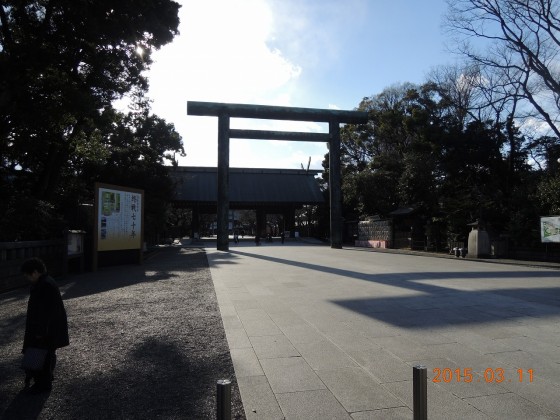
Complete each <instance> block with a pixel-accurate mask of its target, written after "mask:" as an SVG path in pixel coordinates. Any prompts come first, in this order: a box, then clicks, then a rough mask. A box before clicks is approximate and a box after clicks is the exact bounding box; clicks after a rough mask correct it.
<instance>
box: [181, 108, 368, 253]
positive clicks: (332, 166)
mask: <svg viewBox="0 0 560 420" xmlns="http://www.w3.org/2000/svg"><path fill="white" fill-rule="evenodd" d="M187 114H188V115H200V116H212V117H218V209H217V213H218V223H217V228H218V229H217V230H218V231H217V249H218V250H220V251H227V250H228V249H229V236H228V214H229V139H230V138H241V139H254V140H289V141H314V142H323V143H328V144H329V190H330V200H329V201H330V203H329V204H330V216H331V217H330V225H331V248H342V193H341V174H340V124H344V123H349V124H364V123H366V122H367V120H368V115H367V112H360V111H340V110H333V109H314V108H293V107H282V106H269V105H247V104H227V103H217V102H192V101H189V102H187ZM230 118H258V119H270V120H291V121H311V122H323V123H328V124H329V133H328V134H324V133H301V132H290V131H264V130H235V129H230V127H229V123H230Z"/></svg>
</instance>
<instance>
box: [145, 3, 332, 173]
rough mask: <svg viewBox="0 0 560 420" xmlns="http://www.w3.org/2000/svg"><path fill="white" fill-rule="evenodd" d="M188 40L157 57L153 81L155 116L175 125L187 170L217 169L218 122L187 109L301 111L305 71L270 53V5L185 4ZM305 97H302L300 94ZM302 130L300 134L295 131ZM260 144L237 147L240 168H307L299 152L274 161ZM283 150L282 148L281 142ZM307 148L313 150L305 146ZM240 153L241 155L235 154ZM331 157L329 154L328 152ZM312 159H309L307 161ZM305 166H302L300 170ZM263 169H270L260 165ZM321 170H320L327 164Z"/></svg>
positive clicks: (266, 124) (260, 124)
mask: <svg viewBox="0 0 560 420" xmlns="http://www.w3.org/2000/svg"><path fill="white" fill-rule="evenodd" d="M180 3H181V4H182V6H183V7H182V8H181V11H180V18H181V25H180V28H179V29H180V32H181V34H180V35H179V36H178V37H176V39H175V40H174V41H173V43H172V44H170V45H168V46H165V47H164V48H162V49H161V50H160V51H157V52H155V53H154V54H153V59H154V64H153V65H152V68H151V71H150V73H149V80H150V93H149V96H150V98H151V99H153V104H152V109H153V112H154V113H155V114H157V115H159V116H161V117H163V118H165V119H166V120H167V121H168V122H172V123H173V124H175V127H176V129H177V131H178V132H179V133H180V134H181V135H182V137H183V142H184V146H185V151H186V153H187V157H186V158H184V159H182V160H181V161H180V164H182V165H198V166H215V165H216V164H217V118H215V117H199V116H187V114H186V104H187V101H209V102H230V103H256V104H267V105H282V106H293V104H292V92H294V91H296V89H297V81H298V78H299V76H300V74H301V72H302V71H303V70H302V68H301V66H299V65H298V64H297V63H294V62H292V61H290V60H289V59H288V58H286V57H285V56H284V55H283V53H282V51H280V50H279V49H278V48H273V47H271V46H270V45H271V44H270V41H271V40H272V36H273V34H272V32H273V28H275V27H276V28H277V27H278V26H275V22H274V16H273V14H272V11H271V9H270V7H269V6H268V3H267V2H266V1H265V0H205V1H198V0H182V1H180ZM298 93H299V94H301V92H299V91H298ZM296 126H297V127H299V128H293V127H296ZM232 127H236V128H259V129H266V130H289V131H321V130H322V128H321V126H320V125H318V124H315V123H293V122H287V121H284V122H279V121H262V120H261V121H235V120H233V121H232ZM253 142H254V140H253V141H243V143H239V144H238V143H237V142H236V143H235V144H234V146H233V147H230V164H231V165H232V166H234V165H236V166H245V167H249V166H255V165H257V166H259V167H261V166H262V167H266V166H268V165H269V163H270V162H271V161H273V160H276V161H278V163H276V164H274V165H272V166H273V167H287V168H294V167H299V159H300V156H298V155H297V154H296V155H293V154H292V155H286V151H287V150H291V148H292V146H284V147H282V148H281V149H280V150H278V148H277V147H276V146H271V145H270V143H267V144H268V145H269V147H271V148H274V150H275V152H276V153H275V156H274V157H273V158H269V157H267V158H264V157H263V156H262V155H263V154H264V155H266V154H267V152H266V150H264V151H263V150H262V149H263V147H262V146H255V145H254V144H253ZM276 143H278V142H276ZM298 144H299V145H300V146H302V147H303V148H305V147H306V146H305V145H306V144H307V143H298ZM236 147H240V150H239V151H237V150H235V148H236ZM258 150H260V151H261V156H259V155H258V154H257V151H258ZM324 150H325V152H326V147H324ZM306 159H307V158H306ZM296 161H297V162H296ZM259 162H262V164H259ZM319 167H320V164H319Z"/></svg>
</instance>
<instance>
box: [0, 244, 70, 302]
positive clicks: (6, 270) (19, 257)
mask: <svg viewBox="0 0 560 420" xmlns="http://www.w3.org/2000/svg"><path fill="white" fill-rule="evenodd" d="M31 257H38V258H41V259H42V260H43V261H44V262H45V265H46V266H47V270H48V272H49V274H51V275H52V276H55V277H58V276H64V275H65V274H66V271H67V267H68V242H67V241H66V240H64V239H60V240H53V241H22V242H0V292H5V291H7V290H11V289H15V288H18V287H23V286H25V285H27V284H28V282H27V279H25V278H24V277H23V275H22V274H21V272H20V267H21V264H22V263H23V262H24V261H25V260H26V259H28V258H31Z"/></svg>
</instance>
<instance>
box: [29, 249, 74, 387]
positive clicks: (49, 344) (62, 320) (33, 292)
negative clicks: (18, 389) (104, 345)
mask: <svg viewBox="0 0 560 420" xmlns="http://www.w3.org/2000/svg"><path fill="white" fill-rule="evenodd" d="M21 272H22V273H23V274H24V275H25V277H27V279H28V280H29V281H30V282H31V288H30V292H29V301H28V303H27V318H26V322H25V335H24V338H23V350H22V353H24V365H25V363H26V362H25V360H26V356H27V358H29V356H30V355H31V354H32V353H37V354H41V353H42V356H44V360H42V362H40V363H39V365H38V366H39V367H38V368H37V369H34V370H30V369H26V381H25V386H26V388H28V387H29V385H30V381H31V379H33V381H34V384H33V386H31V387H30V388H29V391H30V392H32V393H40V392H48V391H50V390H51V388H52V380H53V373H54V368H55V366H56V349H59V348H61V347H65V346H68V345H69V344H70V342H69V339H68V321H67V317H66V310H65V308H64V303H63V301H62V296H61V295H60V290H59V289H58V285H57V284H56V282H55V281H54V279H53V278H52V277H51V276H49V274H48V273H47V268H46V267H45V264H44V263H43V261H42V260H40V259H39V258H31V259H29V260H27V261H25V262H24V263H23V265H22V266H21ZM26 353H27V354H26ZM24 367H25V366H24Z"/></svg>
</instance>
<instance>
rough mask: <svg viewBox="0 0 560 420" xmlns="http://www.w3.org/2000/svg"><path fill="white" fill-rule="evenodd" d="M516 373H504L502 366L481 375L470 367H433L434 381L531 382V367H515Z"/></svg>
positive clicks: (487, 370) (488, 369) (489, 369)
mask: <svg viewBox="0 0 560 420" xmlns="http://www.w3.org/2000/svg"><path fill="white" fill-rule="evenodd" d="M516 373H517V374H511V373H510V374H509V376H508V375H506V373H505V371H504V369H502V368H487V369H485V370H484V374H483V375H482V376H481V377H478V378H477V377H475V375H476V376H480V375H477V374H473V370H472V368H464V369H451V368H443V369H442V368H434V378H433V379H432V382H435V383H442V382H443V383H446V384H448V383H451V382H465V383H470V382H486V383H496V384H499V383H502V382H529V383H530V382H533V369H526V370H523V369H517V371H516Z"/></svg>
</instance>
